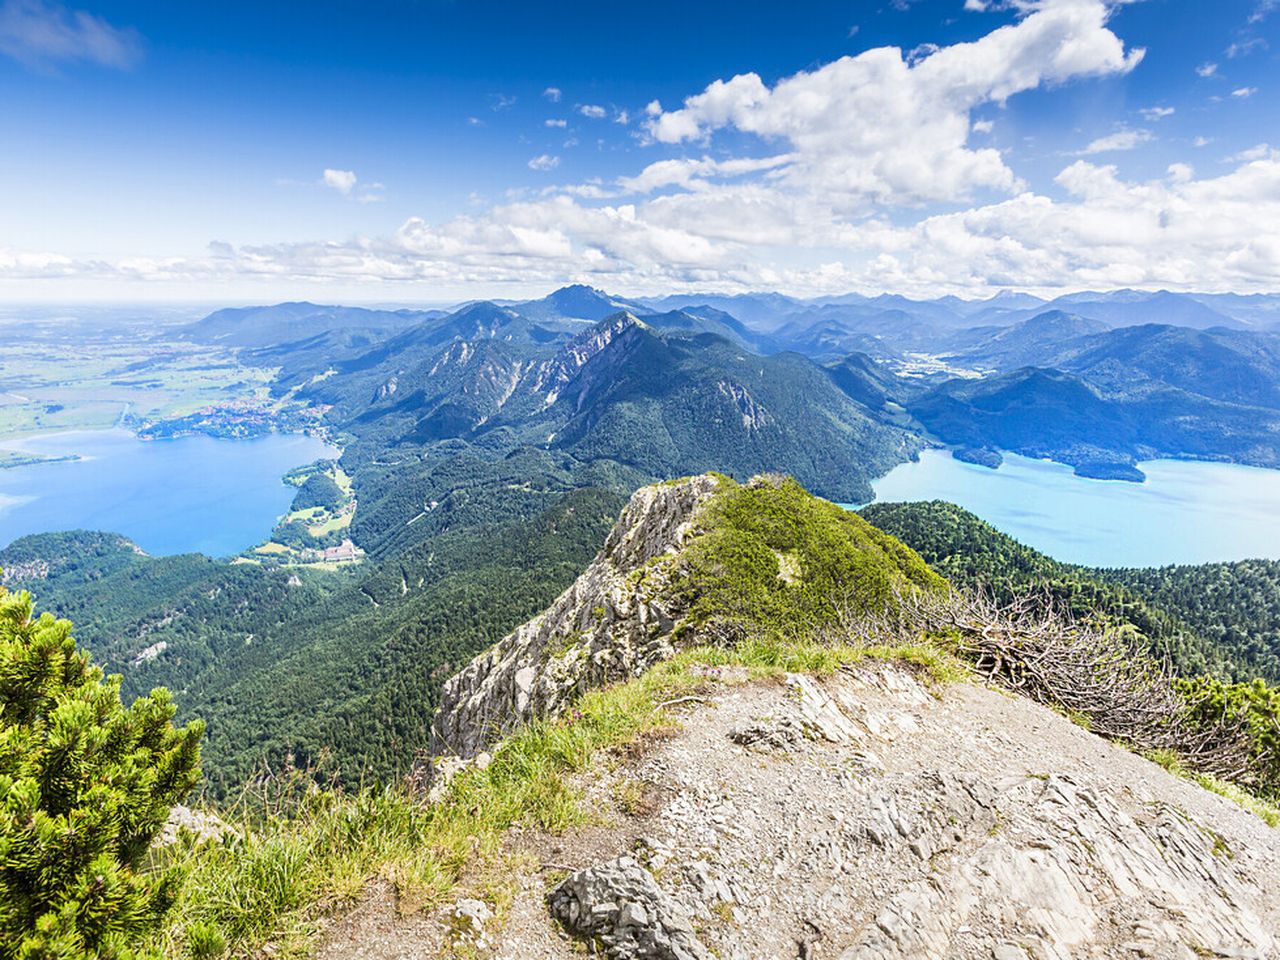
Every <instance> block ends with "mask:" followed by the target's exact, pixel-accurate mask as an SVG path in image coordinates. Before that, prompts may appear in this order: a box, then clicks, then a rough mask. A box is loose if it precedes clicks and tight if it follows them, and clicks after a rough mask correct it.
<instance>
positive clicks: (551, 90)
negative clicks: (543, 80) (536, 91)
mask: <svg viewBox="0 0 1280 960" xmlns="http://www.w3.org/2000/svg"><path fill="white" fill-rule="evenodd" d="M542 95H543V96H544V97H546V98H547V99H548V100H550V101H551V102H552V103H559V102H560V98H561V97H562V96H563V95H564V94H563V93H561V91H560V88H559V87H547V89H545V90H543V91H542Z"/></svg>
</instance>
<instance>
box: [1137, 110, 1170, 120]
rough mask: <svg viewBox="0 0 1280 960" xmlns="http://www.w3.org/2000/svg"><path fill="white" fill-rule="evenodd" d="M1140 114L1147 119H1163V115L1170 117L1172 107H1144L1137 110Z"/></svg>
mask: <svg viewBox="0 0 1280 960" xmlns="http://www.w3.org/2000/svg"><path fill="white" fill-rule="evenodd" d="M1138 112H1139V113H1140V114H1142V116H1143V117H1144V118H1145V119H1147V120H1149V121H1155V120H1163V119H1164V118H1165V117H1172V116H1173V114H1174V108H1173V107H1144V108H1143V109H1141V110H1139V111H1138Z"/></svg>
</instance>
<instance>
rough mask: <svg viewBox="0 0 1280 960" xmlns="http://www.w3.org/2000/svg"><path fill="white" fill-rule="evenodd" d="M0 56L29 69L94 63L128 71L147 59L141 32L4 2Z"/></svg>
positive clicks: (73, 13) (58, 9) (24, 2)
mask: <svg viewBox="0 0 1280 960" xmlns="http://www.w3.org/2000/svg"><path fill="white" fill-rule="evenodd" d="M0 54H3V55H4V56H7V57H11V58H12V59H14V60H17V61H18V62H19V63H21V64H23V65H24V66H26V67H30V68H33V69H37V70H39V69H51V68H54V67H56V66H57V65H59V64H64V63H76V62H79V63H92V64H97V65H98V66H103V67H114V68H116V69H120V70H125V69H128V68H130V67H132V66H134V65H135V64H136V63H137V62H138V61H139V60H140V59H141V58H142V40H141V38H140V37H139V36H138V33H137V31H135V30H132V29H129V28H120V27H115V26H112V25H111V24H110V23H108V22H107V21H106V20H104V19H102V18H101V17H96V16H94V15H93V14H91V13H88V12H86V11H84V10H69V9H68V8H66V7H65V6H63V5H62V4H59V3H49V2H45V0H0Z"/></svg>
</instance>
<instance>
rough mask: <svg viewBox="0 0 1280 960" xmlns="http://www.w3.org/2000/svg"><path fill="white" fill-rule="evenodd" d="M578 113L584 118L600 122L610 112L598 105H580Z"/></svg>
mask: <svg viewBox="0 0 1280 960" xmlns="http://www.w3.org/2000/svg"><path fill="white" fill-rule="evenodd" d="M578 112H579V113H580V114H582V115H583V116H584V117H590V118H591V119H592V120H599V119H601V118H602V117H604V116H605V114H607V113H608V112H609V111H607V110H606V109H605V108H604V107H602V106H599V105H598V104H594V103H580V104H578Z"/></svg>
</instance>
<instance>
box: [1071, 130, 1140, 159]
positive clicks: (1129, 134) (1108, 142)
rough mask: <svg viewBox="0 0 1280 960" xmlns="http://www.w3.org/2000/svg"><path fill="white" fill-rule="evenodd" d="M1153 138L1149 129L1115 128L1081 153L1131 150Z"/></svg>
mask: <svg viewBox="0 0 1280 960" xmlns="http://www.w3.org/2000/svg"><path fill="white" fill-rule="evenodd" d="M1153 139H1155V138H1154V137H1153V135H1152V133H1151V131H1150V130H1117V131H1116V132H1115V133H1110V134H1107V135H1106V136H1105V137H1099V138H1098V139H1097V140H1094V141H1092V142H1091V143H1090V144H1089V145H1088V146H1087V147H1085V148H1084V149H1083V150H1082V151H1080V152H1081V153H1083V154H1086V155H1088V154H1092V153H1114V152H1116V151H1119V150H1132V149H1134V148H1135V147H1139V146H1141V145H1142V144H1144V143H1149V142H1150V141H1151V140H1153Z"/></svg>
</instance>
